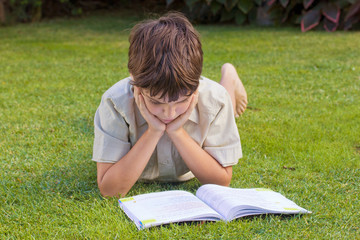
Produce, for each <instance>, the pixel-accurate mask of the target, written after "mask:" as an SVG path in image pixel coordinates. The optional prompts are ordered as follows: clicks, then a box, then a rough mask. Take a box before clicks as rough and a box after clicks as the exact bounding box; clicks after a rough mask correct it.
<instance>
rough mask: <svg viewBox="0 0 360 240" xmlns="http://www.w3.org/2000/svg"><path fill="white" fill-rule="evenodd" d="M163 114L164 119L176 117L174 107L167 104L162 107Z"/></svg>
mask: <svg viewBox="0 0 360 240" xmlns="http://www.w3.org/2000/svg"><path fill="white" fill-rule="evenodd" d="M163 114H164V117H165V118H166V119H171V120H172V119H174V118H175V117H176V108H175V106H171V105H168V106H166V107H164V108H163Z"/></svg>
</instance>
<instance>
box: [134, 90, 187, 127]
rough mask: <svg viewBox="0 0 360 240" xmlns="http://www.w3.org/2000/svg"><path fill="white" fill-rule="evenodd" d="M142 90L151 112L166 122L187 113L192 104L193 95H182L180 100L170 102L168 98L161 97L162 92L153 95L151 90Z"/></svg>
mask: <svg viewBox="0 0 360 240" xmlns="http://www.w3.org/2000/svg"><path fill="white" fill-rule="evenodd" d="M140 92H141V94H142V95H143V97H144V100H145V105H146V107H147V109H148V110H149V112H150V113H151V114H153V115H154V116H156V117H157V118H158V119H159V120H160V121H162V122H163V123H165V124H168V123H170V122H172V121H173V120H175V119H176V118H177V117H178V116H180V115H181V114H183V113H185V112H186V110H187V109H188V108H189V106H190V103H191V101H190V100H191V97H192V95H190V96H180V97H179V98H178V100H176V101H173V102H169V101H168V100H167V98H165V99H163V98H161V97H160V94H158V95H156V96H153V97H151V96H150V92H149V91H148V90H146V89H140Z"/></svg>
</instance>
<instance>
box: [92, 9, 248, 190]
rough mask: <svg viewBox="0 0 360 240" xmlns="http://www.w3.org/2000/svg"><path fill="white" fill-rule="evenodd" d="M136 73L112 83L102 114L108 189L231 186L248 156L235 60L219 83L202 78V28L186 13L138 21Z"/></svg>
mask: <svg viewBox="0 0 360 240" xmlns="http://www.w3.org/2000/svg"><path fill="white" fill-rule="evenodd" d="M129 41H130V47H129V62H128V68H129V72H130V77H128V78H126V79H123V80H121V81H119V82H118V83H116V84H115V85H114V86H112V87H111V88H110V89H109V90H107V91H106V92H105V93H104V95H103V97H102V100H101V103H100V106H99V108H98V110H97V111H96V114H95V120H94V123H95V140H94V149H93V160H94V161H96V162H97V174H98V176H97V181H98V186H99V189H100V192H101V194H102V195H104V196H118V195H121V196H125V195H126V194H127V192H128V191H129V190H130V189H131V187H132V186H133V185H134V184H135V182H136V181H137V180H145V181H151V180H156V181H169V182H171V181H172V182H174V181H186V180H189V179H191V178H193V177H196V178H197V179H198V180H199V181H200V182H201V183H202V184H205V183H213V184H219V185H226V186H227V185H229V184H230V181H231V177H232V166H233V165H235V164H237V162H238V159H239V158H241V157H242V152H241V145H240V137H239V133H238V129H237V126H236V123H235V119H234V114H235V115H236V116H238V115H239V114H242V113H243V112H244V110H245V108H246V105H247V96H246V92H245V89H244V87H243V85H242V83H241V81H240V78H239V77H238V75H237V73H236V70H235V68H234V67H233V66H232V65H231V64H224V65H223V67H222V69H221V75H222V77H221V81H220V84H221V85H222V86H221V85H220V84H218V83H216V82H214V81H211V80H209V79H206V78H204V77H201V71H202V63H203V52H202V49H201V43H200V39H199V34H198V33H197V32H196V30H195V29H194V28H193V26H192V25H191V23H190V22H189V21H188V20H187V19H186V18H185V17H184V16H183V15H182V14H180V13H170V14H168V15H165V16H163V17H161V18H159V19H157V20H148V21H145V22H142V23H140V24H138V25H136V26H135V27H134V28H133V29H132V31H131V33H130V38H129Z"/></svg>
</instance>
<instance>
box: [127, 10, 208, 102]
mask: <svg viewBox="0 0 360 240" xmlns="http://www.w3.org/2000/svg"><path fill="white" fill-rule="evenodd" d="M129 42H130V47H129V62H128V68H129V72H130V73H131V74H132V76H133V78H134V79H133V81H132V84H133V85H135V86H137V87H141V88H145V89H148V90H149V91H150V95H151V96H156V95H158V94H161V98H165V97H168V100H169V101H176V100H177V99H178V98H179V96H181V95H182V96H184V95H191V94H192V93H193V92H194V91H195V90H196V89H197V87H198V85H199V78H200V75H201V71H202V63H203V52H202V49H201V42H200V36H199V33H198V32H197V31H196V30H195V29H194V27H193V26H192V25H191V23H190V22H189V20H188V19H187V18H186V17H185V16H184V15H183V14H181V13H177V12H171V13H168V14H167V15H165V16H163V17H160V18H159V19H156V20H146V21H144V22H141V23H139V24H137V25H136V26H135V27H133V29H132V30H131V33H130V37H129Z"/></svg>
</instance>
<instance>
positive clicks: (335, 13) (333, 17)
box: [322, 3, 340, 24]
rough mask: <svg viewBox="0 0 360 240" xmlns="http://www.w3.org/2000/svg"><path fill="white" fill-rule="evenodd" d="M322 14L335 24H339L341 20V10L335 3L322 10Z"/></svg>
mask: <svg viewBox="0 0 360 240" xmlns="http://www.w3.org/2000/svg"><path fill="white" fill-rule="evenodd" d="M322 13H323V14H324V16H325V17H326V18H327V19H329V20H330V21H332V22H333V23H336V24H337V23H338V22H339V19H340V8H339V7H338V6H337V5H336V4H334V3H329V4H327V5H326V6H325V7H324V8H323V9H322Z"/></svg>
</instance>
